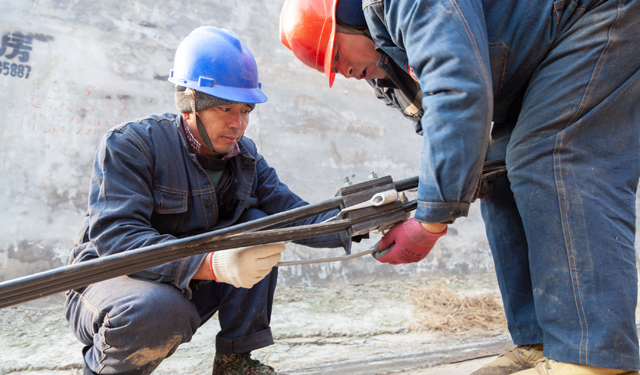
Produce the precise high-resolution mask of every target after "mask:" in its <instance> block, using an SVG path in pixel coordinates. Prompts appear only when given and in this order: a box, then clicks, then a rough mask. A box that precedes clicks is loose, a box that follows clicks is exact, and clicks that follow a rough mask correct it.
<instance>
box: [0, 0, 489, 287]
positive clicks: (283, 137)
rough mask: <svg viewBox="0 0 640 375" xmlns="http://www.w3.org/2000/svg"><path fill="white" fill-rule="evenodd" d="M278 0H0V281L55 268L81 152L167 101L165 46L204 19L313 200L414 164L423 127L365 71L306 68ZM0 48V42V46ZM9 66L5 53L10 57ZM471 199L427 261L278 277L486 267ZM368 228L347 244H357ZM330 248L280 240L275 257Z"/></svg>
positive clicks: (78, 216)
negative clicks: (346, 182)
mask: <svg viewBox="0 0 640 375" xmlns="http://www.w3.org/2000/svg"><path fill="white" fill-rule="evenodd" d="M280 7H281V1H277V0H263V1H261V0H252V1H234V0H225V1H222V0H213V1H212V0H207V1H204V0H192V1H187V2H183V1H175V0H153V1H151V0H133V1H125V2H123V1H113V0H103V1H80V0H30V1H28V0H3V1H2V2H0V12H1V14H2V17H1V19H0V34H1V35H2V36H6V37H7V38H8V39H6V42H9V44H7V43H3V45H2V46H3V47H6V48H4V49H0V52H1V53H0V64H6V65H7V66H8V69H6V70H4V71H0V280H8V279H12V278H15V277H19V276H23V275H27V274H32V273H35V272H40V271H44V270H48V269H51V268H55V267H59V266H61V265H63V264H64V263H65V262H66V258H67V254H68V252H69V249H70V247H71V246H72V239H73V236H74V235H75V233H76V231H77V230H78V228H79V226H80V224H81V222H82V219H83V216H84V211H85V209H86V201H87V191H88V184H89V178H90V173H91V169H90V164H91V161H92V158H93V155H94V150H95V147H96V145H97V142H98V140H99V138H100V136H101V135H102V134H103V133H104V132H105V131H106V130H107V129H109V128H110V127H111V126H113V125H115V124H117V123H119V122H122V121H126V120H131V119H134V118H137V117H140V116H144V115H147V114H151V113H162V112H175V107H174V104H173V94H172V93H173V87H172V85H171V84H170V83H169V82H167V76H168V73H169V70H170V69H171V66H172V61H173V56H174V51H175V48H176V47H177V45H178V43H179V42H180V41H181V40H182V39H183V38H184V37H185V36H186V35H187V34H188V33H189V32H190V31H191V30H193V29H194V28H196V27H198V26H201V25H213V26H218V27H226V28H229V29H232V30H233V31H235V32H236V33H237V34H238V35H239V36H240V38H241V39H242V40H243V41H244V42H245V43H246V44H247V45H248V46H249V48H250V49H251V50H252V51H253V53H254V55H255V56H256V59H257V61H258V66H259V70H260V80H261V82H262V85H263V86H262V87H263V90H264V92H265V93H266V94H267V95H268V97H269V101H268V102H267V103H266V104H262V105H259V106H258V109H257V110H256V111H254V112H253V114H252V118H251V124H250V126H249V129H248V130H247V136H249V137H250V138H252V139H253V140H254V141H256V143H257V145H258V147H259V150H260V151H261V153H262V154H263V155H264V156H265V157H266V158H267V160H268V161H269V163H270V164H271V165H272V166H274V167H275V168H276V169H277V170H278V172H279V175H280V177H281V179H282V180H283V181H285V182H286V183H287V184H288V185H289V186H290V187H292V189H293V190H294V191H296V192H297V193H298V194H299V195H301V196H302V197H304V198H305V199H307V200H308V201H309V202H311V203H315V202H319V201H322V200H325V199H328V198H330V197H332V196H333V195H334V193H335V192H336V191H337V190H338V189H339V188H340V186H341V183H342V177H343V176H349V177H350V178H351V180H352V181H354V182H361V181H364V180H366V179H367V175H368V173H369V172H370V171H375V172H376V173H377V174H378V175H379V176H383V175H391V176H392V177H393V178H394V179H403V178H408V177H412V176H415V175H416V174H417V159H418V153H419V149H420V141H421V138H420V137H419V136H417V135H415V133H414V131H413V128H412V125H411V123H410V122H409V121H408V120H405V119H404V118H403V117H402V116H400V114H399V113H398V112H396V111H395V110H392V109H389V108H386V107H385V106H384V105H383V104H382V103H381V102H379V101H378V100H376V99H375V98H374V96H373V94H372V92H371V89H370V87H369V86H368V85H367V84H366V83H364V82H356V81H347V80H346V79H344V78H342V77H338V78H337V79H336V83H335V85H334V87H333V89H331V90H330V89H329V88H328V84H327V82H326V79H325V77H324V75H321V74H318V73H317V72H315V71H313V70H311V69H309V68H307V67H305V66H303V65H302V64H301V63H299V62H298V61H297V60H295V58H294V57H293V55H292V54H291V53H290V52H289V51H288V50H287V49H286V48H285V47H284V46H282V45H281V43H280V41H279V35H278V18H279V13H280ZM0 48H2V47H0ZM14 64H15V65H14ZM478 210H479V208H478V206H477V204H474V205H473V209H472V212H471V215H470V217H469V218H466V219H461V220H459V221H458V222H456V224H455V225H453V226H452V227H451V228H450V234H449V235H448V236H446V237H444V238H443V239H442V240H441V241H440V243H439V244H438V245H437V247H436V249H434V251H433V252H432V254H431V255H430V256H429V258H428V259H426V260H425V261H423V262H420V263H419V264H416V265H407V266H398V267H391V266H387V265H381V264H379V263H377V262H375V261H374V260H372V259H371V258H370V257H366V258H360V259H357V260H351V261H348V262H341V263H324V264H319V265H304V266H295V267H282V268H281V271H280V272H281V273H280V275H281V278H280V280H281V282H282V283H285V284H297V283H314V284H321V283H323V282H344V281H349V282H359V281H365V280H371V279H373V278H392V277H393V278H397V277H405V276H409V275H415V274H422V275H428V274H460V273H468V272H482V271H485V270H488V269H491V268H492V261H491V257H490V253H489V250H488V246H487V243H486V239H485V236H484V227H483V224H482V221H481V219H480V217H479V212H478ZM376 239H377V238H375V237H374V238H373V239H372V240H369V241H365V242H364V243H361V244H356V245H355V247H354V251H355V252H357V251H362V250H365V249H366V248H367V247H368V246H371V244H373V242H374V241H375V240H376ZM340 253H341V251H340V250H337V249H333V250H318V249H309V248H304V247H300V246H295V245H290V246H289V250H288V251H287V253H286V255H285V260H292V259H300V258H311V257H328V256H336V255H340Z"/></svg>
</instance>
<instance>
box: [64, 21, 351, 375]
mask: <svg viewBox="0 0 640 375" xmlns="http://www.w3.org/2000/svg"><path fill="white" fill-rule="evenodd" d="M169 81H171V82H172V83H174V84H175V88H176V92H175V103H176V107H177V109H178V111H179V112H180V113H181V114H170V113H166V114H162V115H157V116H149V117H146V118H143V119H139V120H136V121H132V122H125V123H122V124H120V125H117V126H115V127H114V128H112V129H111V130H109V131H108V132H107V133H106V134H105V135H104V137H103V138H102V141H101V142H100V145H99V146H98V150H97V153H96V156H95V160H94V169H93V176H92V178H91V186H90V192H89V208H88V211H87V217H86V221H85V224H84V226H83V227H82V229H81V230H80V232H79V233H78V236H77V238H76V241H75V242H76V247H75V248H74V249H73V250H72V252H71V255H70V258H71V262H73V263H78V262H84V261H87V260H90V259H94V258H96V257H102V256H107V255H111V254H115V253H118V252H123V251H127V250H130V249H136V248H139V247H143V246H148V245H153V244H159V243H162V242H165V241H171V240H174V239H176V238H179V237H185V236H190V235H195V234H199V233H204V232H208V231H212V230H215V229H219V228H223V227H227V226H229V225H232V224H234V223H240V222H245V221H248V220H252V219H257V218H260V217H263V216H266V215H271V214H275V213H278V212H281V211H285V210H289V209H293V208H296V207H300V206H303V205H306V204H307V203H306V202H305V201H303V200H302V199H301V198H300V197H298V196H297V195H295V194H294V193H293V192H291V191H290V190H289V188H288V187H287V186H286V185H285V184H284V183H282V182H281V181H280V180H279V179H278V176H277V174H276V171H275V170H274V169H273V168H271V167H270V166H269V165H268V164H267V161H266V160H265V159H264V158H263V157H262V156H261V155H260V154H259V153H258V151H257V149H256V145H255V144H254V143H253V141H251V140H250V139H248V138H247V137H244V136H243V134H244V132H245V129H246V128H247V126H248V124H249V117H250V114H251V111H252V110H254V108H255V106H256V103H263V102H265V101H266V100H267V97H266V96H265V94H264V93H263V92H262V90H261V89H260V84H259V82H258V70H257V66H256V62H255V59H254V57H253V55H252V53H251V51H250V50H249V49H248V48H247V46H246V45H245V44H244V43H242V42H241V41H240V40H239V39H238V37H237V36H236V35H235V34H234V33H233V32H231V31H229V30H226V29H219V28H215V27H209V26H206V27H199V28H197V29H195V30H194V31H193V32H191V33H190V34H189V35H188V36H187V37H186V38H185V39H184V40H183V41H182V42H181V43H180V45H179V47H178V49H177V51H176V55H175V60H174V65H173V70H172V71H171V76H170V78H169ZM335 213H336V212H328V213H326V214H324V215H320V216H317V217H314V218H310V219H306V220H304V221H301V222H297V223H296V224H310V223H312V222H320V221H323V220H325V219H326V218H328V217H331V216H332V215H335ZM346 241H348V237H347V235H346V233H342V234H335V235H327V236H320V237H315V238H311V239H308V240H301V241H298V242H299V243H302V244H306V245H311V246H323V247H339V246H346V245H347V244H346ZM284 249H285V246H284V244H283V243H275V244H266V245H261V246H253V247H247V248H239V249H233V250H224V251H217V252H214V253H208V254H201V255H194V256H190V257H188V258H185V259H181V260H178V261H175V262H171V263H168V264H164V265H161V266H157V267H153V268H150V269H147V270H145V271H142V272H136V273H134V274H132V275H129V276H123V277H117V278H113V279H110V280H106V281H102V282H99V283H95V284H91V285H89V286H87V287H85V288H83V289H81V290H74V291H70V292H69V293H68V294H67V302H66V306H67V319H68V320H69V323H70V325H71V328H72V330H73V332H74V334H75V335H76V337H77V338H78V339H79V340H80V341H81V342H82V343H83V344H84V345H85V347H84V350H83V359H84V374H85V375H91V374H132V375H133V374H135V375H147V374H150V373H151V372H153V370H154V369H155V368H156V367H157V366H158V365H159V364H160V363H161V362H162V361H163V360H164V359H165V358H166V357H168V356H170V355H171V354H172V353H173V352H174V351H175V350H176V349H177V347H178V345H180V344H182V343H184V342H188V341H190V340H191V337H192V336H193V334H194V333H195V332H196V330H197V329H198V327H199V326H201V325H202V324H204V323H205V322H206V321H207V320H208V319H209V318H210V317H211V316H213V314H214V313H215V312H218V318H219V321H220V327H221V330H220V332H219V333H218V335H217V337H216V343H215V348H216V355H215V359H214V364H213V374H214V375H236V374H246V375H258V374H260V375H269V374H275V373H276V372H275V371H274V369H273V368H271V367H270V366H266V365H264V364H262V363H260V362H259V361H257V360H255V359H252V358H251V357H250V352H251V351H252V350H255V349H258V348H262V347H265V346H268V345H271V344H273V336H272V334H271V329H270V328H269V324H270V319H271V307H272V304H273V296H274V291H275V287H276V280H277V274H278V273H277V268H273V267H274V265H276V263H277V262H278V261H279V259H280V254H281V253H282V251H283V250H284Z"/></svg>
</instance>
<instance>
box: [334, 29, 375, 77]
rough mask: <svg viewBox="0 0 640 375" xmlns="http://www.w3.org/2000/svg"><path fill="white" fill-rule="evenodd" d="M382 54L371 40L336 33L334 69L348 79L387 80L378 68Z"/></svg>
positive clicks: (364, 37) (357, 35)
mask: <svg viewBox="0 0 640 375" xmlns="http://www.w3.org/2000/svg"><path fill="white" fill-rule="evenodd" d="M378 58H380V53H378V52H376V49H375V44H374V43H373V41H372V40H371V39H369V38H367V37H366V36H364V35H359V34H346V33H341V32H336V38H335V43H334V45H333V64H332V69H333V70H334V71H335V72H336V73H340V74H342V75H343V76H345V77H346V78H355V79H364V80H370V79H373V78H385V77H386V74H385V73H384V71H382V69H380V68H378V67H377V66H376V63H377V62H378Z"/></svg>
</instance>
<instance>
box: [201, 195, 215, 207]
mask: <svg viewBox="0 0 640 375" xmlns="http://www.w3.org/2000/svg"><path fill="white" fill-rule="evenodd" d="M202 203H204V205H205V206H207V207H209V206H211V205H212V204H213V201H212V200H211V198H209V197H206V198H205V199H203V200H202Z"/></svg>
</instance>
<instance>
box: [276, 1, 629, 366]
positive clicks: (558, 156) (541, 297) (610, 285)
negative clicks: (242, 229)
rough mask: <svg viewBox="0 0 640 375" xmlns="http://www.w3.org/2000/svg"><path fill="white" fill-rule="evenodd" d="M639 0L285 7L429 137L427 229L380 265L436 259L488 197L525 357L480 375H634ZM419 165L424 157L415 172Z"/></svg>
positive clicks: (318, 52)
mask: <svg viewBox="0 0 640 375" xmlns="http://www.w3.org/2000/svg"><path fill="white" fill-rule="evenodd" d="M638 14H640V1H638V0H575V1H569V0H559V1H553V0H541V1H513V0H412V1H407V0H286V1H285V3H284V6H283V8H282V13H281V18H280V36H281V41H282V43H283V44H284V45H285V46H286V47H287V48H289V49H290V50H291V51H292V52H293V54H294V55H295V56H296V57H297V58H298V59H299V60H300V61H302V62H303V63H304V64H306V65H307V66H309V67H311V68H313V69H316V70H317V71H319V72H321V73H324V74H325V75H326V76H327V78H328V80H329V85H332V84H333V80H334V77H335V74H337V73H339V74H341V75H343V76H344V77H346V78H355V79H362V80H366V81H367V82H369V83H370V84H371V85H372V86H373V87H374V89H375V92H376V95H377V96H378V97H379V98H381V99H383V100H385V102H386V103H387V104H388V105H391V106H394V107H397V108H399V109H400V110H401V111H402V112H403V114H404V115H405V116H406V117H408V118H410V119H412V120H413V121H414V124H415V126H416V131H418V133H419V134H421V135H422V136H423V138H422V152H421V154H420V160H419V163H420V164H419V171H420V173H419V187H418V208H417V210H416V213H415V217H414V218H413V219H410V220H408V221H406V222H404V223H402V224H398V225H397V226H395V227H394V228H393V229H391V231H390V232H389V233H387V234H386V235H385V236H384V237H383V238H382V240H381V242H380V245H379V248H380V252H379V253H378V254H377V255H376V259H378V260H379V261H381V262H384V263H392V264H397V263H410V262H415V261H418V260H420V259H423V258H424V257H425V256H426V255H427V253H428V252H429V251H430V250H431V248H432V247H433V245H434V244H435V243H436V241H437V239H438V238H440V237H441V236H442V235H444V234H445V233H446V228H447V225H449V224H451V223H453V222H454V221H455V220H456V219H457V218H459V217H464V216H466V215H467V213H468V211H469V206H470V204H471V203H472V202H473V201H474V200H475V199H476V198H477V197H478V192H479V185H480V176H481V172H482V166H483V163H484V162H485V161H492V160H502V159H504V160H505V162H506V167H507V175H506V176H504V177H501V178H499V179H498V180H496V181H495V182H494V186H493V191H492V193H491V194H490V195H489V196H488V197H485V199H483V200H482V202H481V203H482V204H481V206H482V207H481V209H482V215H483V218H484V221H485V225H486V230H487V236H488V240H489V244H490V246H491V250H492V253H493V258H494V263H495V268H496V273H497V277H498V282H499V286H500V291H501V294H502V299H503V302H504V308H505V312H506V315H507V320H508V326H509V332H510V333H511V337H512V339H513V342H514V344H516V347H515V348H513V349H511V350H509V351H507V352H506V353H505V354H504V355H502V356H500V358H498V359H497V360H496V361H494V362H492V363H490V364H488V365H487V366H484V367H483V368H482V369H480V370H478V371H477V372H475V373H474V374H475V375H486V374H511V373H517V374H518V375H537V374H555V375H562V374H626V373H627V372H629V373H634V374H635V373H636V372H635V371H636V370H638V369H639V368H640V358H639V350H638V337H637V329H636V323H635V311H636V304H637V281H638V280H637V269H636V253H635V247H634V242H635V232H636V214H635V206H636V191H637V187H638V179H639V177H640V160H639V159H640V152H638V150H640V125H639V124H640V107H639V106H638V104H637V103H638V98H639V97H640V48H639V46H640V21H638ZM417 162H418V161H417V160H416V163H417Z"/></svg>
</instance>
